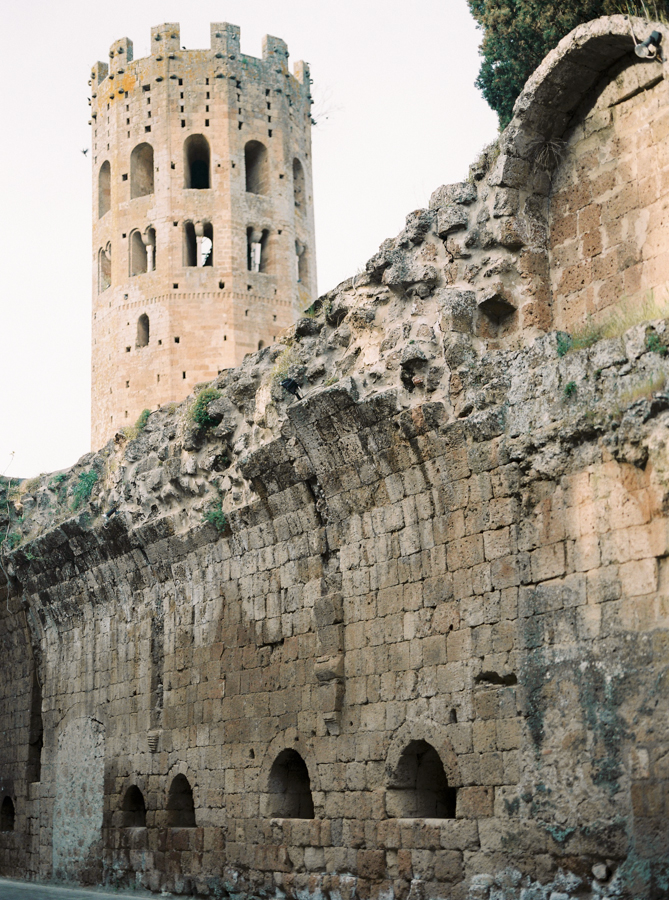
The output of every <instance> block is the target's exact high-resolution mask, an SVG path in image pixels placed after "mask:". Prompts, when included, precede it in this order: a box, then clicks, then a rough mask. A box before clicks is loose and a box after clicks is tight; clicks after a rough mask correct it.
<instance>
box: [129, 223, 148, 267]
mask: <svg viewBox="0 0 669 900" xmlns="http://www.w3.org/2000/svg"><path fill="white" fill-rule="evenodd" d="M147 271H148V258H147V254H146V247H145V245H144V241H143V240H142V235H141V234H140V232H139V231H133V232H132V234H131V235H130V274H131V275H144V273H145V272H147Z"/></svg>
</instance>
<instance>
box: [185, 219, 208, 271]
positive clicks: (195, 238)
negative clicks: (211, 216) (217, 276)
mask: <svg viewBox="0 0 669 900" xmlns="http://www.w3.org/2000/svg"><path fill="white" fill-rule="evenodd" d="M183 264H184V266H198V267H200V268H201V267H202V266H213V265H214V229H213V226H212V224H211V222H195V223H193V222H184V244H183Z"/></svg>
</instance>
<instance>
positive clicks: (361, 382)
mask: <svg viewBox="0 0 669 900" xmlns="http://www.w3.org/2000/svg"><path fill="white" fill-rule="evenodd" d="M628 25H629V22H628V20H626V19H624V17H612V18H611V19H606V20H599V21H598V22H596V23H592V25H589V26H586V27H585V28H584V29H577V31H576V32H574V34H573V35H571V36H570V37H569V38H568V39H565V41H564V42H563V43H562V44H561V48H558V51H555V53H554V54H551V56H549V58H548V60H547V63H546V64H545V66H544V68H543V69H542V70H541V71H540V76H541V77H539V76H537V77H536V78H535V76H533V79H534V80H533V79H530V83H529V87H528V89H527V91H526V92H525V93H524V94H523V95H521V97H520V98H519V103H518V105H517V108H516V118H515V119H514V121H513V122H512V123H511V125H510V126H509V129H508V130H507V131H506V132H505V134H504V135H502V137H501V139H500V151H501V152H500V154H499V156H498V157H497V158H496V159H495V158H494V153H493V152H492V151H491V152H490V153H488V154H486V155H485V158H484V159H483V160H482V161H481V162H480V165H478V166H476V167H474V169H473V170H472V177H471V181H469V182H467V183H463V184H458V185H448V186H443V187H441V188H439V189H438V190H437V191H436V192H435V193H434V194H433V197H432V199H431V203H430V208H429V209H427V210H417V211H415V212H413V213H411V214H410V215H409V216H408V218H407V224H406V228H405V229H404V230H403V232H402V233H401V234H400V235H399V236H398V237H397V238H395V239H394V240H392V241H387V242H385V243H384V244H383V245H382V247H381V248H380V251H379V253H378V254H376V255H375V256H374V257H373V258H372V259H371V260H370V261H369V263H368V265H367V267H366V270H365V272H364V273H363V274H361V275H360V276H357V277H356V278H353V279H350V280H349V281H347V282H344V283H343V284H341V285H339V286H338V287H337V288H335V289H334V290H333V291H331V292H330V293H328V294H326V295H325V296H324V297H322V298H320V300H319V301H318V302H317V303H316V304H315V305H314V308H313V310H312V314H311V315H309V316H305V317H303V318H301V319H300V320H299V321H298V322H297V324H296V326H295V327H294V328H292V329H290V330H289V331H288V332H286V333H285V334H284V335H283V337H282V338H281V341H280V342H279V343H277V344H276V345H274V346H271V347H268V348H265V349H263V350H261V351H260V352H258V353H255V354H252V355H248V356H247V357H246V358H245V359H244V361H243V363H242V364H241V365H240V366H239V367H237V368H236V369H228V370H225V371H223V372H221V373H220V375H219V376H218V377H217V378H216V379H215V380H214V381H213V382H212V383H211V384H210V385H208V386H206V387H208V389H209V390H208V393H206V394H204V393H202V391H203V389H204V388H205V385H199V386H198V387H197V389H196V391H195V393H194V394H193V395H191V396H190V397H189V398H187V400H186V401H184V403H182V404H181V405H180V406H179V407H170V408H166V407H163V408H162V409H158V410H155V411H153V412H152V413H151V415H150V416H149V417H148V420H147V421H146V422H145V423H142V424H141V426H138V427H136V428H135V429H133V430H129V431H126V432H119V433H117V434H116V435H115V437H114V438H113V439H112V440H110V441H109V443H108V444H107V445H106V446H105V447H104V448H102V449H101V450H100V451H99V452H98V453H95V454H87V455H86V456H84V457H82V459H81V460H79V462H78V463H77V464H76V466H74V467H73V468H72V469H71V470H68V471H66V472H61V473H57V474H55V475H49V476H40V477H39V478H36V479H31V480H29V481H22V482H21V483H20V484H19V485H16V484H13V485H8V486H7V487H8V488H9V490H8V491H6V492H5V493H4V496H3V498H2V510H3V511H2V514H1V515H2V516H3V518H2V519H0V526H2V528H3V535H6V537H5V540H4V542H3V547H2V564H3V565H2V569H0V586H1V590H2V592H3V593H2V596H0V606H1V607H2V608H1V609H0V616H1V618H0V623H1V624H0V628H1V629H2V631H0V634H2V640H3V648H5V650H6V653H5V654H4V658H3V659H2V662H1V663H0V665H2V667H3V669H2V674H3V681H2V687H1V688H0V690H1V691H2V694H0V716H1V719H0V727H1V730H2V732H3V733H4V734H5V735H7V738H6V740H5V742H4V743H3V746H2V749H1V751H0V765H1V766H2V767H3V768H2V770H1V771H0V779H2V781H0V786H2V788H3V790H4V791H5V793H11V797H12V800H13V803H14V806H15V811H16V817H15V828H14V831H8V830H2V829H0V866H1V868H0V871H1V872H2V873H3V874H20V875H23V876H24V877H27V878H32V879H49V878H58V879H64V880H67V879H70V880H76V881H78V882H81V883H88V884H95V883H100V882H102V883H107V884H110V885H115V886H116V885H118V886H143V887H147V888H150V889H151V890H153V891H160V890H169V891H175V892H177V893H182V894H196V895H199V896H212V897H239V896H249V897H269V896H275V897H282V896H284V897H289V898H300V900H304V898H308V897H314V898H316V897H327V898H331V900H343V898H350V900H353V898H365V900H366V898H381V897H383V898H389V900H392V898H398V900H427V898H442V897H443V898H445V900H446V898H449V900H500V898H502V897H503V898H505V900H506V898H508V900H535V898H542V900H571V898H576V897H578V898H584V900H594V898H611V900H613V898H626V900H660V898H663V897H665V896H666V895H667V891H668V890H669V887H668V885H669V868H668V865H669V864H668V860H669V844H668V840H669V839H668V835H669V829H668V828H667V823H668V821H669V770H668V767H667V760H668V759H669V692H668V691H667V678H668V673H669V581H668V575H667V559H669V527H668V520H667V508H668V507H669V451H668V448H669V394H668V393H667V392H666V391H665V389H664V388H665V385H666V380H667V377H668V376H669V332H668V331H667V321H665V320H664V319H662V318H659V319H654V320H652V321H643V320H642V321H639V322H638V324H636V325H634V326H633V327H631V328H627V330H624V331H623V330H622V329H621V330H619V332H618V333H616V334H615V336H613V337H610V338H608V339H606V340H599V341H598V342H597V343H594V344H593V345H592V346H590V347H589V348H586V349H580V350H578V349H575V347H574V345H573V343H572V344H570V343H569V341H565V336H564V335H563V334H559V333H555V332H552V333H549V334H545V335H541V334H540V332H541V331H542V330H544V329H548V328H549V327H550V322H551V317H552V311H551V306H550V279H549V277H548V276H549V269H548V258H549V257H548V240H549V237H550V229H549V224H550V223H549V220H548V218H547V215H548V206H547V198H548V196H549V193H550V185H551V173H550V172H549V171H548V169H545V170H542V169H541V167H540V166H539V167H538V168H537V167H534V168H533V167H532V166H531V165H530V162H529V161H528V159H527V158H526V157H523V156H522V154H521V155H514V153H517V154H520V150H518V148H519V147H525V148H526V150H527V147H530V146H531V142H532V141H533V140H534V139H535V138H534V137H533V136H532V135H533V134H534V135H536V133H537V132H533V131H532V128H534V127H536V128H539V125H538V124H537V123H538V122H541V121H548V120H549V119H550V121H551V122H552V123H556V122H558V121H559V116H558V112H557V111H556V109H555V108H550V109H549V112H550V116H544V118H543V119H542V118H541V117H542V116H543V115H544V114H543V113H542V112H541V110H542V109H544V110H545V109H548V108H549V107H547V106H544V104H545V103H556V104H561V105H562V106H564V107H565V108H566V109H575V108H576V105H577V102H578V99H579V98H578V97H576V96H575V95H574V94H573V92H572V93H570V90H571V88H569V85H570V84H573V81H574V79H576V78H577V77H578V79H580V81H581V82H583V85H582V91H581V94H580V95H579V96H580V97H581V98H582V94H583V92H584V91H587V90H588V87H589V86H590V85H592V84H595V83H596V82H597V81H598V80H599V79H600V78H601V73H602V72H606V71H609V69H611V71H612V75H611V77H612V78H613V77H614V74H615V73H616V72H617V70H616V69H615V65H617V64H618V63H619V62H620V58H621V56H623V55H625V54H626V53H627V52H628V51H629V42H630V40H631V38H630V36H629V28H628ZM644 27H645V26H644ZM584 48H585V49H587V59H588V60H589V61H590V64H591V65H594V66H595V68H592V69H591V70H590V72H591V80H590V82H588V81H587V79H585V78H584V76H583V71H582V68H579V63H578V62H577V61H578V59H580V58H581V57H580V54H581V53H582V51H583V50H584ZM612 57H613V58H612ZM593 60H594V61H595V62H594V63H593ZM597 66H598V68H596V67H597ZM612 67H614V68H612ZM542 73H543V74H542ZM565 73H567V74H565ZM616 77H617V76H616ZM570 79H571V80H570ZM560 85H561V87H560ZM547 86H548V87H549V88H550V90H548V91H547ZM558 88H559V90H558ZM560 90H562V91H563V92H562V93H560ZM650 90H652V88H651V89H650ZM568 119H569V116H567V114H566V113H565V114H564V121H563V122H562V125H561V126H560V127H566V123H567V120H568ZM572 124H573V123H572ZM551 127H552V126H551ZM556 127H557V125H556ZM544 136H545V135H544ZM514 148H515V149H514ZM529 152H530V151H529V150H528V151H527V153H529ZM522 179H525V180H524V181H523V180H522ZM514 182H515V183H516V184H515V186H514ZM557 183H558V182H556V184H557ZM537 198H539V199H537ZM541 198H543V199H541ZM551 227H552V228H555V227H556V226H555V224H553V226H551ZM513 235H515V237H513ZM466 273H469V275H468V277H469V280H467V278H465V277H464V276H465V274H466ZM538 292H543V293H542V294H540V293H538ZM535 314H536V315H537V316H539V317H543V318H541V322H542V323H543V324H541V326H540V325H539V324H537V322H538V321H539V320H538V319H533V318H532V317H534V316H535ZM546 316H547V317H548V318H546ZM640 318H641V319H643V316H641V317H640ZM530 320H532V321H534V322H535V324H534V325H532V326H531V327H530V326H529V325H528V322H530ZM628 324H629V323H628ZM533 336H534V339H533V340H530V339H531V338H532V337H533ZM286 377H290V378H293V379H294V380H295V381H296V382H297V383H298V384H299V385H300V388H301V391H302V393H303V394H304V397H303V399H296V398H294V397H292V396H290V395H289V394H288V393H286V391H285V390H284V389H283V388H282V387H281V381H282V380H283V379H284V378H286ZM4 487H5V486H4V485H3V489H4ZM38 711H39V715H38V714H37V713H38ZM42 731H43V741H44V746H43V749H42V750H41V753H40V752H39V749H40V743H39V741H38V736H41V735H42ZM36 749H37V756H36ZM37 773H38V774H39V781H36V780H35V777H36V774H37ZM5 822H6V819H5V818H4V817H3V818H2V823H3V827H4V824H5Z"/></svg>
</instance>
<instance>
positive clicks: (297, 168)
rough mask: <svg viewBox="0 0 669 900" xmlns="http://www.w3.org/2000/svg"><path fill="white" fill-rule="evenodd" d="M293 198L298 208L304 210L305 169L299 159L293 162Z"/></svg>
mask: <svg viewBox="0 0 669 900" xmlns="http://www.w3.org/2000/svg"><path fill="white" fill-rule="evenodd" d="M293 198H294V200H295V206H296V208H297V209H299V210H304V168H303V167H302V163H301V162H300V161H299V159H294V160H293Z"/></svg>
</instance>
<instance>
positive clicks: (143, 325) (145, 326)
mask: <svg viewBox="0 0 669 900" xmlns="http://www.w3.org/2000/svg"><path fill="white" fill-rule="evenodd" d="M148 343H149V317H148V316H147V314H146V313H142V315H141V316H140V317H139V319H137V341H136V342H135V346H136V347H146V346H148Z"/></svg>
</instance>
